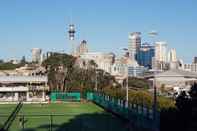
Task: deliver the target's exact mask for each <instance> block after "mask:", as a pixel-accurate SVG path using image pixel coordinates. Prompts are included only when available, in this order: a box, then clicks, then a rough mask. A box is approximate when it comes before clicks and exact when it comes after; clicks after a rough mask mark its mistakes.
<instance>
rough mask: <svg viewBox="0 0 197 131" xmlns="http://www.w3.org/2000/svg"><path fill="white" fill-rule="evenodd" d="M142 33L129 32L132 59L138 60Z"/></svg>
mask: <svg viewBox="0 0 197 131" xmlns="http://www.w3.org/2000/svg"><path fill="white" fill-rule="evenodd" d="M140 35H141V33H140V32H133V33H131V34H129V48H128V49H129V55H130V58H131V59H132V60H136V54H137V52H138V50H139V49H140V46H141V37H140Z"/></svg>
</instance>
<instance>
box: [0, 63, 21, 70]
mask: <svg viewBox="0 0 197 131" xmlns="http://www.w3.org/2000/svg"><path fill="white" fill-rule="evenodd" d="M21 66H23V65H22V64H12V63H11V62H6V63H0V70H14V69H16V68H19V67H21Z"/></svg>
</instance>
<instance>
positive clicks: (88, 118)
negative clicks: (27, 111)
mask: <svg viewBox="0 0 197 131" xmlns="http://www.w3.org/2000/svg"><path fill="white" fill-rule="evenodd" d="M55 123H56V122H55V121H54V122H53V123H52V125H51V124H43V125H42V124H40V126H39V127H36V128H26V129H24V130H21V131H40V130H42V131H45V130H46V131H131V129H130V125H129V124H128V122H127V121H126V120H122V119H120V118H117V117H115V116H113V115H111V114H108V113H91V114H80V115H77V116H75V117H73V118H71V119H69V120H68V121H67V122H65V123H62V124H55Z"/></svg>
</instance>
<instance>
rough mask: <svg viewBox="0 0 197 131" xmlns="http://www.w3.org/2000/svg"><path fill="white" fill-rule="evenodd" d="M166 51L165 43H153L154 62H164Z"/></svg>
mask: <svg viewBox="0 0 197 131" xmlns="http://www.w3.org/2000/svg"><path fill="white" fill-rule="evenodd" d="M166 51H167V44H166V42H163V41H161V42H155V60H156V61H162V62H166Z"/></svg>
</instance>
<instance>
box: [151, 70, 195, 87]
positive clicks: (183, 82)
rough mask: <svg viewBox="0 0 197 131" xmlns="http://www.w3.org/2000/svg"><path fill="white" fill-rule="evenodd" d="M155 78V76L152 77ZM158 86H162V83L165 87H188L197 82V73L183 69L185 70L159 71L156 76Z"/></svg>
mask: <svg viewBox="0 0 197 131" xmlns="http://www.w3.org/2000/svg"><path fill="white" fill-rule="evenodd" d="M151 79H152V80H153V78H151ZM155 80H156V86H157V87H158V88H160V87H161V86H162V85H164V86H165V88H171V89H173V88H174V87H181V88H182V87H183V88H185V87H188V86H189V85H191V84H193V83H194V82H197V73H193V72H188V71H183V70H177V69H175V70H168V71H165V72H162V73H158V74H156V76H155Z"/></svg>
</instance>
